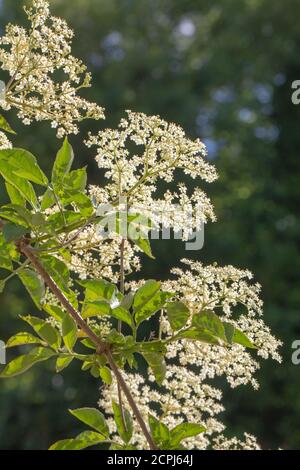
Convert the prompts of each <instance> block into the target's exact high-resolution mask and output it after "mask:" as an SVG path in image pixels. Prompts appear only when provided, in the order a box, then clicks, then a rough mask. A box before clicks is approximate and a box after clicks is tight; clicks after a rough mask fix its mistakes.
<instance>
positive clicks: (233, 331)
mask: <svg viewBox="0 0 300 470" xmlns="http://www.w3.org/2000/svg"><path fill="white" fill-rule="evenodd" d="M223 325H224V329H225V334H226V338H227V342H228V343H229V344H232V343H237V344H241V345H242V346H245V348H251V349H257V346H256V345H255V344H254V343H252V341H250V339H249V338H248V337H247V336H246V335H245V333H243V332H242V331H241V330H239V329H238V328H235V327H234V326H233V325H231V323H228V322H224V323H223Z"/></svg>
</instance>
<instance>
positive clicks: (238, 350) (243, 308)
mask: <svg viewBox="0 0 300 470" xmlns="http://www.w3.org/2000/svg"><path fill="white" fill-rule="evenodd" d="M182 261H183V262H184V263H185V264H187V265H188V266H189V269H187V270H183V269H179V268H175V269H173V270H172V273H173V274H175V275H176V279H174V280H171V281H167V282H165V283H164V285H163V287H164V289H165V290H168V291H171V292H174V293H175V294H176V297H177V298H178V299H179V300H181V301H182V302H184V303H185V304H186V305H187V306H188V307H189V309H190V311H191V314H192V315H194V314H195V313H197V312H201V311H203V310H205V309H207V310H212V311H214V312H215V313H216V314H217V315H219V317H220V319H221V320H223V321H225V320H226V321H229V322H230V323H231V324H232V325H233V326H235V327H236V328H239V329H240V330H241V331H243V332H244V333H245V334H246V335H247V336H248V338H249V339H250V340H251V341H252V342H253V343H254V344H255V345H256V347H257V351H256V352H257V355H258V356H260V357H262V358H264V359H267V358H269V357H271V358H272V359H274V360H276V361H278V362H280V361H281V357H280V355H279V353H278V348H279V346H280V345H281V342H280V341H278V340H277V339H276V338H275V337H274V336H273V335H272V334H271V332H270V329H269V327H268V326H267V325H266V324H265V323H264V321H263V318H262V301H261V300H260V298H259V292H260V286H259V285H258V284H253V283H250V282H249V280H250V279H251V278H252V274H251V273H250V272H249V271H247V270H241V269H236V268H234V267H233V266H225V267H219V266H216V265H213V266H203V264H202V263H200V262H196V261H190V260H182ZM162 329H163V331H164V333H165V334H166V335H167V336H169V335H171V334H172V332H171V329H170V325H169V322H168V321H167V318H166V317H165V316H163V317H162ZM168 357H169V358H170V359H175V358H176V359H177V360H178V361H179V362H180V364H181V365H182V366H183V367H188V366H194V367H197V368H198V370H199V377H200V378H201V380H205V379H208V378H209V379H212V378H214V377H216V376H221V375H225V377H226V379H227V381H228V383H229V384H230V385H231V386H232V387H236V386H238V385H241V384H247V383H251V384H252V386H253V387H254V388H258V383H257V381H256V379H255V377H254V373H255V372H256V370H257V369H258V368H259V363H258V362H257V360H255V359H254V358H253V355H252V354H251V353H250V352H249V350H248V349H245V348H244V347H243V346H241V345H239V344H233V345H232V346H231V347H230V348H223V347H221V346H218V345H210V344H204V343H199V342H192V341H187V340H182V341H179V342H176V343H172V345H171V346H170V348H169V350H168Z"/></svg>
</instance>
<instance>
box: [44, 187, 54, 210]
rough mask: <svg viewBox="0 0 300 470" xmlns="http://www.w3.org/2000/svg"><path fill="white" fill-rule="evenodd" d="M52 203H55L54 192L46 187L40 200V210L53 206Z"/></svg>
mask: <svg viewBox="0 0 300 470" xmlns="http://www.w3.org/2000/svg"><path fill="white" fill-rule="evenodd" d="M54 204H56V199H55V196H54V192H53V190H52V189H50V188H47V190H46V191H45V193H44V194H43V197H42V200H41V210H42V211H45V210H46V209H48V208H49V207H52V206H54Z"/></svg>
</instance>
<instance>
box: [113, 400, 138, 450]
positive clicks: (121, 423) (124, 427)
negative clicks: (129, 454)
mask: <svg viewBox="0 0 300 470" xmlns="http://www.w3.org/2000/svg"><path fill="white" fill-rule="evenodd" d="M112 407H113V412H114V418H115V423H116V425H117V430H118V434H119V436H120V437H121V439H122V440H123V441H124V442H125V444H128V442H129V441H130V439H131V438H132V433H133V422H132V418H131V415H130V413H129V411H128V410H127V409H126V408H124V407H123V413H122V410H121V407H120V405H119V404H118V403H116V402H113V403H112Z"/></svg>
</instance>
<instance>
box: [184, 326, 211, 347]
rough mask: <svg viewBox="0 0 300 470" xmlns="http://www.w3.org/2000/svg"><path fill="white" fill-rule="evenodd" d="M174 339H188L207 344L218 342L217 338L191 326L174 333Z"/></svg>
mask: <svg viewBox="0 0 300 470" xmlns="http://www.w3.org/2000/svg"><path fill="white" fill-rule="evenodd" d="M176 339H188V340H190V341H201V342H202V343H208V344H220V340H219V338H217V337H216V336H214V335H213V334H211V333H209V332H206V331H203V330H201V329H199V328H195V327H191V328H188V329H187V330H183V331H181V332H180V333H178V334H177V335H176Z"/></svg>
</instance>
